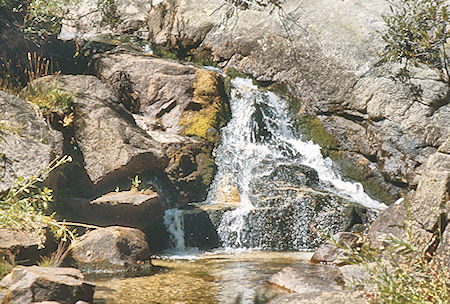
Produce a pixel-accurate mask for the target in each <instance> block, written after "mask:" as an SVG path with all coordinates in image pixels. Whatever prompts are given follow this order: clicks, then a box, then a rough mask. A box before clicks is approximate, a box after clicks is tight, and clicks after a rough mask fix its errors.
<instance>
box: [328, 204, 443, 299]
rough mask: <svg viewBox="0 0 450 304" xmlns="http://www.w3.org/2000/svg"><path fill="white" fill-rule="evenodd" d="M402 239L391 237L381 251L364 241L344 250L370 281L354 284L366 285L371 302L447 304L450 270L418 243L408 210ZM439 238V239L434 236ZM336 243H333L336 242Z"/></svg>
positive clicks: (365, 280) (364, 280)
mask: <svg viewBox="0 0 450 304" xmlns="http://www.w3.org/2000/svg"><path fill="white" fill-rule="evenodd" d="M407 214H408V216H407V218H408V220H407V222H406V223H405V226H404V227H403V229H404V232H405V235H406V237H405V238H404V239H402V238H399V237H396V236H394V235H391V236H390V237H389V238H388V239H387V240H386V246H385V247H386V249H385V250H384V251H381V250H380V249H379V248H373V247H371V246H370V245H368V242H364V243H363V245H362V246H361V247H357V248H350V247H345V248H344V249H345V251H346V252H347V254H348V257H347V258H346V260H347V261H348V262H350V263H354V264H359V265H362V266H364V267H365V269H366V270H367V271H368V273H369V278H367V279H361V280H358V281H354V282H353V284H355V285H359V286H366V288H365V293H366V296H367V298H368V300H369V302H370V303H377V304H378V303H380V304H381V303H392V304H414V303H416V304H427V303H429V304H437V303H450V269H449V267H448V265H447V264H446V263H447V261H446V260H445V258H443V257H442V256H432V255H431V254H430V253H428V252H427V249H428V246H424V244H423V243H422V242H420V241H419V238H418V235H417V234H416V233H415V231H414V226H413V223H412V221H411V216H410V214H409V208H407ZM436 237H440V236H436ZM335 244H336V243H335Z"/></svg>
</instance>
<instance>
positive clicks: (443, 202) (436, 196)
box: [368, 145, 450, 252]
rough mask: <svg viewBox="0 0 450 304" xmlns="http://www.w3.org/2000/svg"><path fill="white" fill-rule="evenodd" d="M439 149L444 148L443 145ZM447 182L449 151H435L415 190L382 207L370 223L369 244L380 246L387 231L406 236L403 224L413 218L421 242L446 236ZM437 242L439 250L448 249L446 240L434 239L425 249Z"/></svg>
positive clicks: (449, 211) (449, 182)
mask: <svg viewBox="0 0 450 304" xmlns="http://www.w3.org/2000/svg"><path fill="white" fill-rule="evenodd" d="M444 146H445V145H444ZM440 151H445V147H444V148H443V149H441V150H440ZM449 185H450V154H447V153H441V152H436V153H434V154H432V155H431V156H430V157H429V158H428V161H427V164H426V167H425V169H424V172H423V173H422V175H421V177H420V180H419V184H418V186H417V189H416V191H415V192H414V193H412V194H411V195H410V196H409V197H408V198H406V200H405V201H404V202H402V203H400V204H398V205H391V206H390V207H389V208H388V209H386V210H384V211H383V212H382V213H381V214H380V216H379V217H378V218H377V219H376V220H375V222H374V223H373V225H372V226H371V227H370V229H369V234H368V235H369V238H370V241H371V242H372V244H374V245H376V246H380V245H381V244H382V242H383V240H384V239H385V238H386V237H387V236H388V235H389V234H393V235H395V236H397V237H400V238H404V237H406V231H405V229H404V228H402V227H403V226H404V225H405V222H406V221H407V220H409V221H411V222H412V225H413V230H414V233H415V237H416V238H417V239H418V240H419V242H420V243H421V245H426V244H429V243H430V241H432V239H433V237H434V236H439V235H444V236H445V232H446V230H447V229H448V228H446V226H447V225H446V223H447V222H448V214H450V204H449V202H450V199H449V198H450V194H449V192H450V187H449ZM407 210H409V212H407ZM408 213H409V214H410V215H409V217H408V216H407V214H408ZM443 240H445V238H444V239H443ZM437 246H441V247H440V250H441V251H440V252H444V251H446V250H448V248H447V247H446V246H448V245H447V244H446V243H445V241H444V242H443V243H441V244H440V245H439V241H438V243H434V244H433V245H431V247H429V248H428V250H429V251H431V252H433V251H435V250H436V247H437Z"/></svg>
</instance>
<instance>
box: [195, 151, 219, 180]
mask: <svg viewBox="0 0 450 304" xmlns="http://www.w3.org/2000/svg"><path fill="white" fill-rule="evenodd" d="M211 152H212V151H208V152H206V153H200V154H199V155H197V157H196V158H197V165H198V166H197V170H198V172H199V173H200V175H201V176H202V181H203V184H205V186H209V185H210V184H211V182H212V181H213V179H214V174H215V172H216V164H215V162H214V159H213V158H212V156H211Z"/></svg>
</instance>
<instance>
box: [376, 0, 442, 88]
mask: <svg viewBox="0 0 450 304" xmlns="http://www.w3.org/2000/svg"><path fill="white" fill-rule="evenodd" d="M388 2H389V5H390V9H391V14H390V15H383V16H382V17H383V20H384V22H385V23H386V30H385V31H384V32H383V33H382V39H383V40H384V41H385V43H386V48H385V51H384V52H383V53H382V54H381V56H382V59H384V60H388V61H395V62H403V63H404V64H405V70H406V69H407V67H408V64H409V63H412V64H413V65H416V66H417V65H418V64H419V63H422V64H425V65H427V66H429V67H431V68H435V69H438V70H439V71H441V72H442V74H443V76H444V78H445V80H446V81H447V82H449V80H450V75H449V66H448V65H449V58H448V56H447V53H446V49H445V46H446V43H447V40H448V35H449V21H448V7H447V4H446V1H445V0H388ZM449 83H450V82H449Z"/></svg>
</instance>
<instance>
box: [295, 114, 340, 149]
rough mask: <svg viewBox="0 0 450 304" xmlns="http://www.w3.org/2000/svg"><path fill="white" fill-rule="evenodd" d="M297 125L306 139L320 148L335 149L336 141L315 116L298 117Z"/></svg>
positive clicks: (304, 115)
mask: <svg viewBox="0 0 450 304" xmlns="http://www.w3.org/2000/svg"><path fill="white" fill-rule="evenodd" d="M298 125H299V127H300V129H301V130H302V131H303V132H304V134H305V136H306V138H307V139H309V140H312V141H313V142H314V143H315V144H318V145H319V146H321V147H322V148H326V149H337V146H338V143H337V140H336V139H335V138H334V137H333V136H331V135H330V134H329V133H328V132H327V131H326V130H325V127H324V126H323V125H322V123H321V122H320V120H319V118H317V117H316V116H312V115H308V114H303V115H300V116H299V117H298Z"/></svg>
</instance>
